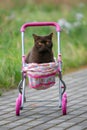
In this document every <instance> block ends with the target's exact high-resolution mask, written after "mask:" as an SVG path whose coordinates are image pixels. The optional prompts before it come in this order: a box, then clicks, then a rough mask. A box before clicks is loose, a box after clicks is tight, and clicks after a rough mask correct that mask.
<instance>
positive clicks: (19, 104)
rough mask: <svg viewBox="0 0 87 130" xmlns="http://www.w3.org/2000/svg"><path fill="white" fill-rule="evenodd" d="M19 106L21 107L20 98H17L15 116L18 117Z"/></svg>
mask: <svg viewBox="0 0 87 130" xmlns="http://www.w3.org/2000/svg"><path fill="white" fill-rule="evenodd" d="M20 106H21V100H20V98H19V97H18V98H17V99H16V116H19V115H20Z"/></svg>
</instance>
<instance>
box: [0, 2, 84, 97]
mask: <svg viewBox="0 0 87 130" xmlns="http://www.w3.org/2000/svg"><path fill="white" fill-rule="evenodd" d="M38 2H40V1H38ZM3 3H4V4H3ZM86 7H87V3H85V4H84V5H83V7H79V6H78V3H77V4H76V5H73V6H72V5H69V4H67V6H66V5H64V4H55V3H54V4H50V5H49V3H47V4H46V3H44V4H41V3H38V5H37V4H36V3H35V2H34V1H28V0H26V1H21V0H19V1H18V0H15V1H14V2H13V1H10V0H9V2H8V3H6V1H5V0H3V1H2V3H1V7H0V89H1V90H2V91H3V90H9V89H12V88H16V87H17V84H18V82H19V81H20V79H21V33H20V28H21V26H22V24H24V23H26V22H34V21H55V22H58V20H59V19H61V18H64V19H65V20H66V21H68V22H69V23H70V24H71V25H72V26H73V24H74V23H75V22H76V21H77V20H76V17H75V16H76V14H77V13H81V14H83V18H82V19H81V20H80V25H78V26H76V27H73V28H71V29H70V30H68V28H65V27H62V32H61V51H62V59H63V72H67V71H68V70H70V69H71V68H79V67H80V66H83V65H86V64H87V38H86V35H87V17H86V16H87V8H86ZM50 32H53V33H54V38H53V41H54V54H55V56H57V40H56V39H57V37H56V32H55V28H54V27H38V28H37V27H35V28H33V27H32V28H31V27H30V28H29V29H26V32H25V48H26V53H27V51H28V50H29V49H31V47H32V45H33V38H32V34H33V33H37V34H41V35H45V34H48V33H50ZM0 95H1V92H0Z"/></svg>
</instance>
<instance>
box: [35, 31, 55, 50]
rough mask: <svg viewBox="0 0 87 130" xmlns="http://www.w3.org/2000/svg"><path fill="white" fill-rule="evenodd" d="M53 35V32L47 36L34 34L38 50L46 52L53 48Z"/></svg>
mask: <svg viewBox="0 0 87 130" xmlns="http://www.w3.org/2000/svg"><path fill="white" fill-rule="evenodd" d="M52 36H53V33H51V34H49V35H46V36H37V35H36V34H33V37H34V43H35V47H36V48H37V50H38V52H46V51H50V50H52V46H53V43H52Z"/></svg>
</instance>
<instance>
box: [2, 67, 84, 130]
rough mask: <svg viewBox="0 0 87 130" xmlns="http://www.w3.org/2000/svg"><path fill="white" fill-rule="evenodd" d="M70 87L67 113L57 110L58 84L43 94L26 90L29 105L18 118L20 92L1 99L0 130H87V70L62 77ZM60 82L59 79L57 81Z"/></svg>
mask: <svg viewBox="0 0 87 130" xmlns="http://www.w3.org/2000/svg"><path fill="white" fill-rule="evenodd" d="M63 79H64V81H65V83H66V85H67V94H68V113H67V115H66V116H62V112H61V109H59V107H58V98H59V96H58V92H59V91H58V87H57V86H58V84H57V82H56V84H55V86H54V87H52V88H50V89H47V90H44V91H36V90H34V89H26V90H27V92H26V96H27V101H28V102H26V103H25V108H24V110H22V111H21V115H20V116H18V117H17V116H15V100H16V98H17V95H18V91H17V90H14V91H12V92H8V93H5V94H4V95H3V96H2V97H0V130H87V69H84V70H80V71H77V72H73V73H71V74H67V75H65V76H63ZM57 81H58V79H57Z"/></svg>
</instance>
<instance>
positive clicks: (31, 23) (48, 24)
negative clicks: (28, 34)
mask: <svg viewBox="0 0 87 130" xmlns="http://www.w3.org/2000/svg"><path fill="white" fill-rule="evenodd" d="M31 26H55V27H56V31H57V32H60V31H61V28H60V25H59V24H58V23H56V22H30V23H25V24H23V25H22V27H21V30H20V31H21V32H24V31H25V29H26V28H27V27H31Z"/></svg>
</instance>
